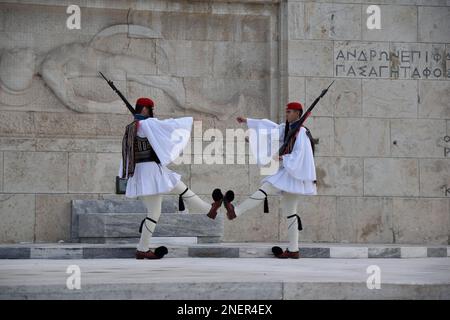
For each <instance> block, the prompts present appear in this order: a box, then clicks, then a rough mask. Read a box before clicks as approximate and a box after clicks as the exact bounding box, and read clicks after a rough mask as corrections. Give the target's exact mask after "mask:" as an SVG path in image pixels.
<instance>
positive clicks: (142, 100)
mask: <svg viewBox="0 0 450 320" xmlns="http://www.w3.org/2000/svg"><path fill="white" fill-rule="evenodd" d="M138 105H139V106H143V107H150V108H153V107H154V104H153V100H152V99H149V98H139V99H137V101H136V106H138Z"/></svg>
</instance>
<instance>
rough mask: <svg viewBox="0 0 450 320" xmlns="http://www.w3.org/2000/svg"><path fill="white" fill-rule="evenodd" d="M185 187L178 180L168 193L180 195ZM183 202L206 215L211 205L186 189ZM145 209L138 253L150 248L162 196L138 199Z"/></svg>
mask: <svg viewBox="0 0 450 320" xmlns="http://www.w3.org/2000/svg"><path fill="white" fill-rule="evenodd" d="M186 188H187V187H186V185H185V184H184V183H183V182H182V181H181V180H180V181H179V182H178V183H177V184H176V185H175V187H174V188H173V189H172V190H171V191H170V194H177V195H179V194H181V193H183V192H184V191H185V190H186ZM181 197H182V198H183V201H184V202H185V203H186V204H187V207H189V208H190V209H192V210H195V211H198V212H202V213H205V214H206V213H208V211H209V209H210V208H211V205H210V204H208V203H206V202H205V201H203V200H202V199H200V198H199V196H197V195H196V194H195V193H194V192H193V191H192V190H191V189H188V190H187V191H186V192H185V193H184V194H183V195H182V196H181ZM139 199H140V200H142V201H143V202H144V204H145V206H146V207H147V212H148V213H147V218H146V219H145V220H144V224H143V226H142V233H141V238H140V239H139V244H138V246H137V249H138V250H139V251H144V252H146V251H148V250H149V248H150V240H151V238H152V235H153V232H154V231H155V228H156V223H157V222H158V220H159V217H160V215H161V203H162V194H157V195H151V196H143V197H139Z"/></svg>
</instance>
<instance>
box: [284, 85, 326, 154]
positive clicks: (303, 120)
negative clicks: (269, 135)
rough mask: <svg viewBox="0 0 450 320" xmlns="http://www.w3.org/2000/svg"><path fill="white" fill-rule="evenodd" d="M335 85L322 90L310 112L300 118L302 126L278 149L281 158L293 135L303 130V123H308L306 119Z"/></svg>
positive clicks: (307, 111) (289, 135)
mask: <svg viewBox="0 0 450 320" xmlns="http://www.w3.org/2000/svg"><path fill="white" fill-rule="evenodd" d="M333 83H334V80H333V82H332V83H331V84H330V85H329V86H328V88H326V89H324V90H322V93H321V94H320V95H319V96H318V97H317V98H316V99H315V100H314V102H313V103H312V104H311V106H310V107H309V108H308V110H306V112H305V113H304V114H303V115H302V116H301V117H300V120H299V121H300V125H299V126H298V129H297V130H295V131H291V132H290V133H289V134H288V136H287V138H286V139H285V141H286V142H285V143H283V145H282V146H281V147H280V149H278V154H279V155H280V156H281V155H283V154H284V150H285V149H286V147H287V144H288V142H289V140H290V139H291V138H292V136H293V135H296V134H297V133H298V132H299V131H300V129H301V128H302V125H303V123H304V122H305V121H306V119H307V118H308V117H309V116H310V115H311V111H312V110H313V109H314V107H315V106H316V104H317V103H318V102H319V100H320V99H321V98H322V97H323V96H324V95H325V94H326V93H327V91H328V89H330V87H331V85H332V84H333Z"/></svg>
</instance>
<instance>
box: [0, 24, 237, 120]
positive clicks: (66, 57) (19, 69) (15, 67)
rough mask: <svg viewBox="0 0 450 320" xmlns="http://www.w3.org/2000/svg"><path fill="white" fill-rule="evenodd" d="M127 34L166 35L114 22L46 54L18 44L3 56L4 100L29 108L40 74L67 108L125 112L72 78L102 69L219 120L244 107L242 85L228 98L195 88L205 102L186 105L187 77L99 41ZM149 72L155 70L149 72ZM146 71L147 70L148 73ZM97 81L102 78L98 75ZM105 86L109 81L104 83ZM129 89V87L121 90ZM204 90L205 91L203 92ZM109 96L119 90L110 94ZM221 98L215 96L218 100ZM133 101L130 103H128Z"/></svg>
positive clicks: (163, 61) (0, 97) (0, 90)
mask: <svg viewBox="0 0 450 320" xmlns="http://www.w3.org/2000/svg"><path fill="white" fill-rule="evenodd" d="M118 34H127V37H128V38H139V39H158V38H162V37H161V35H160V34H158V33H157V32H155V31H154V30H152V29H150V28H148V27H143V26H138V25H114V26H111V27H108V28H106V29H104V30H102V31H100V32H99V33H98V34H96V35H95V36H94V37H93V38H92V40H91V41H90V42H88V43H70V44H65V45H61V46H59V47H57V48H55V49H53V50H51V51H49V52H47V53H45V54H42V55H38V54H36V53H35V52H34V51H33V49H32V48H16V49H12V50H9V51H5V52H3V53H2V55H1V57H0V102H1V103H2V104H4V105H9V106H26V105H27V104H30V103H32V101H33V95H32V94H30V92H29V91H30V88H31V87H32V82H33V78H34V77H36V76H40V77H41V78H42V80H43V81H44V83H45V85H47V86H48V88H50V90H51V91H52V92H53V94H54V95H55V96H56V97H57V98H58V99H59V100H60V101H61V102H62V103H63V104H64V105H65V106H66V107H67V108H69V109H71V110H73V111H76V112H82V113H121V114H123V113H126V112H127V110H126V108H125V107H124V105H123V102H122V101H121V100H120V99H119V98H118V99H117V100H114V101H112V102H104V101H101V99H96V98H95V97H93V98H92V97H90V98H86V97H83V96H82V95H79V94H77V92H76V89H75V88H74V86H73V85H72V84H71V81H70V80H71V79H74V78H84V77H91V78H92V77H98V71H101V72H103V73H104V74H105V75H107V76H108V77H109V78H110V79H111V80H113V81H120V80H122V81H134V82H137V83H139V84H142V85H144V86H148V87H154V88H158V89H160V90H162V91H164V92H165V93H166V94H167V95H168V96H169V97H171V98H172V99H173V101H174V102H175V104H176V105H177V106H178V107H180V108H182V109H189V110H194V111H199V112H203V113H207V114H211V115H214V116H216V117H218V118H219V119H224V118H227V117H228V116H230V113H235V112H236V111H237V110H238V109H240V108H242V107H243V105H242V104H243V103H244V100H245V99H244V97H243V94H242V92H241V91H242V88H230V89H231V90H232V91H236V92H230V96H232V97H239V98H238V99H231V100H232V101H230V100H227V99H225V101H224V99H223V97H220V95H217V96H216V95H214V94H211V92H208V90H207V89H205V88H198V90H194V91H195V92H192V93H191V95H192V96H193V97H195V100H196V101H203V103H199V104H196V103H190V104H187V103H186V90H185V87H184V84H183V79H182V78H179V77H175V76H171V75H164V74H163V75H161V74H156V70H157V69H158V68H157V67H158V66H156V64H155V62H153V61H151V60H148V59H144V58H141V57H138V56H135V55H130V54H118V53H113V52H108V51H104V50H101V49H100V48H99V47H98V46H96V45H95V44H96V42H98V41H100V40H101V39H103V38H105V37H111V36H114V35H118ZM156 50H157V51H158V57H159V58H160V61H158V64H160V65H167V64H168V63H169V62H168V60H169V59H168V57H167V53H166V52H165V51H164V49H163V48H161V47H160V46H157V48H156ZM148 70H153V73H154V74H151V73H152V72H148ZM146 71H147V72H146ZM99 81H103V80H101V79H100V78H99ZM105 85H106V84H105ZM121 89H122V92H125V88H121ZM205 90H206V91H205ZM111 96H114V97H115V94H114V93H112V92H111ZM216 97H217V98H216ZM130 102H131V103H133V102H132V101H130Z"/></svg>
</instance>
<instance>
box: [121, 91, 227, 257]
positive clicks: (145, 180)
mask: <svg viewBox="0 0 450 320" xmlns="http://www.w3.org/2000/svg"><path fill="white" fill-rule="evenodd" d="M153 108H154V103H153V101H152V100H151V99H149V98H139V99H138V100H137V102H136V114H135V116H134V121H133V122H132V123H130V124H129V125H127V127H126V130H125V134H124V137H123V141H122V161H121V164H120V169H119V177H121V178H128V181H127V186H126V192H125V196H126V197H129V198H136V197H139V198H140V199H141V200H142V201H143V202H144V204H145V206H146V207H147V211H148V214H147V217H146V218H145V219H144V220H143V221H142V223H141V226H140V228H139V230H140V232H141V237H140V240H139V244H138V246H137V250H136V259H160V258H162V257H163V256H164V255H165V254H167V248H166V247H163V246H161V247H158V248H156V249H155V250H154V252H153V251H152V250H150V239H151V237H152V234H153V232H154V231H155V228H156V224H157V223H158V220H159V217H160V215H161V203H162V195H163V194H165V193H171V194H177V195H179V206H180V208H179V210H180V211H183V210H184V201H186V203H187V206H188V207H189V208H190V209H191V210H198V211H199V212H205V213H208V214H217V213H216V212H215V210H217V209H218V207H219V206H220V205H218V204H217V203H214V204H213V205H212V206H211V205H210V204H208V203H206V202H205V201H203V200H201V199H200V198H199V197H198V196H197V195H196V194H195V193H194V192H192V191H191V190H190V189H189V188H188V187H187V186H186V185H185V184H184V183H183V182H182V181H181V176H180V175H179V174H178V173H176V172H173V171H171V170H169V169H168V168H167V167H166V166H167V165H168V164H169V163H171V162H172V161H174V160H175V159H176V158H177V157H178V156H179V155H180V153H181V152H182V150H183V149H184V147H185V146H186V144H187V143H188V142H189V139H190V135H191V129H192V122H193V119H192V117H181V118H176V119H172V118H170V119H165V120H159V119H157V118H154V117H153ZM124 164H126V165H124Z"/></svg>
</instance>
